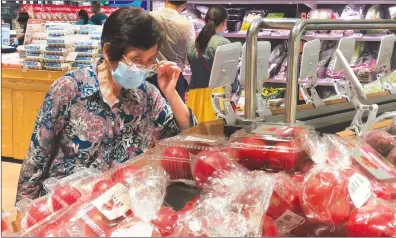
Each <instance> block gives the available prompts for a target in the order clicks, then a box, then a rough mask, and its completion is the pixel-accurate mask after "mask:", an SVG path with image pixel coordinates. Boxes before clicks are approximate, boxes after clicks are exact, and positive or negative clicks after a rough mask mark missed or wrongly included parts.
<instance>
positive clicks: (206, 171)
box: [193, 151, 231, 187]
mask: <svg viewBox="0 0 396 238" xmlns="http://www.w3.org/2000/svg"><path fill="white" fill-rule="evenodd" d="M197 158H198V160H197V161H196V162H195V164H194V168H193V177H194V179H195V182H196V184H197V186H199V187H201V186H202V185H203V184H204V183H206V182H207V180H208V178H210V177H212V176H213V174H214V173H215V172H216V171H217V170H226V171H228V170H230V169H231V164H230V161H229V159H228V158H227V157H226V156H225V155H224V154H222V153H219V152H214V151H202V152H200V153H199V154H198V155H197Z"/></svg>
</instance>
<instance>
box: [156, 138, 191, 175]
mask: <svg viewBox="0 0 396 238" xmlns="http://www.w3.org/2000/svg"><path fill="white" fill-rule="evenodd" d="M161 164H162V167H163V168H164V170H165V171H166V172H167V173H168V174H169V176H170V178H171V179H189V178H191V164H190V153H189V152H188V150H187V149H185V148H182V147H179V146H169V147H168V148H166V149H165V151H164V152H163V153H162V157H161Z"/></svg>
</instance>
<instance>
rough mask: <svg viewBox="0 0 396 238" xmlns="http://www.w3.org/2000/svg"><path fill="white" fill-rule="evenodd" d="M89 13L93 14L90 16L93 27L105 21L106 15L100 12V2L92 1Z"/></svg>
mask: <svg viewBox="0 0 396 238" xmlns="http://www.w3.org/2000/svg"><path fill="white" fill-rule="evenodd" d="M91 11H92V12H93V13H94V14H93V15H92V16H91V21H92V22H93V23H94V24H95V25H103V24H104V22H105V21H106V19H107V15H106V14H104V13H103V12H101V11H100V2H98V1H93V2H92V4H91Z"/></svg>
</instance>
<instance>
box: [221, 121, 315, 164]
mask: <svg viewBox="0 0 396 238" xmlns="http://www.w3.org/2000/svg"><path fill="white" fill-rule="evenodd" d="M311 130H312V128H311V127H309V126H304V125H298V124H297V125H287V124H281V123H259V124H254V125H253V126H252V127H251V128H248V129H247V130H241V131H239V132H237V133H235V134H234V135H233V136H232V138H231V140H230V141H231V145H230V147H231V148H230V149H229V153H230V156H231V157H232V158H233V159H234V160H236V161H238V163H240V164H242V165H243V166H245V167H246V168H248V169H250V170H257V169H265V170H274V171H290V170H294V169H295V168H296V167H297V166H298V165H299V164H300V163H302V162H303V161H304V160H305V159H307V158H308V156H307V154H306V153H305V150H304V147H303V142H302V141H301V140H300V136H301V135H302V134H305V133H309V131H311Z"/></svg>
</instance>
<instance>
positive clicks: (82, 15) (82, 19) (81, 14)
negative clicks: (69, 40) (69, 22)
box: [76, 9, 94, 25]
mask: <svg viewBox="0 0 396 238" xmlns="http://www.w3.org/2000/svg"><path fill="white" fill-rule="evenodd" d="M77 16H78V19H79V20H78V21H76V25H94V23H93V22H92V21H90V20H89V16H88V12H87V11H85V10H83V9H81V10H80V11H78V14H77Z"/></svg>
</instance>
